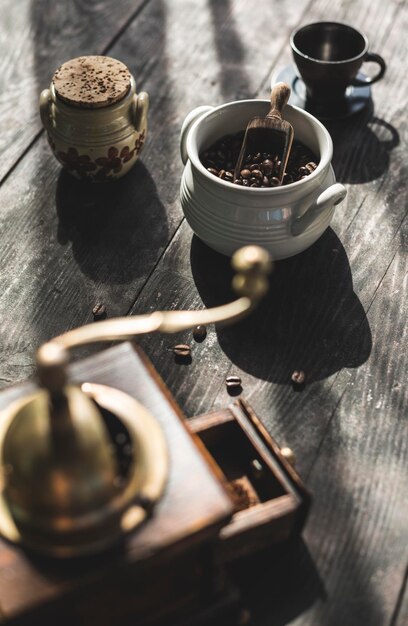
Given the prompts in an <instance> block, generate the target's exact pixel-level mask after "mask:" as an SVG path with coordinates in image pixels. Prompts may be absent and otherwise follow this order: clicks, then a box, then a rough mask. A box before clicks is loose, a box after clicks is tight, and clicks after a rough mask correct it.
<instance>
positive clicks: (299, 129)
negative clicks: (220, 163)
mask: <svg viewBox="0 0 408 626" xmlns="http://www.w3.org/2000/svg"><path fill="white" fill-rule="evenodd" d="M269 108H270V103H269V101H268V100H242V101H238V102H231V103H228V104H225V105H222V106H219V107H216V108H213V107H200V108H199V109H196V110H194V111H192V112H191V113H190V114H189V115H188V116H187V118H186V120H185V123H184V125H183V129H182V133H181V153H182V158H183V161H184V162H185V169H184V172H183V176H182V180H181V188H180V199H181V206H182V209H183V212H184V215H185V217H186V219H187V221H188V223H189V225H190V226H191V228H192V229H193V231H194V232H195V233H196V235H197V236H198V237H200V239H202V240H203V241H204V242H205V243H206V244H207V245H209V246H210V247H211V248H213V249H214V250H217V251H218V252H221V253H222V254H226V255H231V254H233V253H234V252H235V250H237V249H238V248H240V247H241V246H244V245H247V244H257V245H260V246H263V247H264V248H266V249H267V250H268V251H269V252H270V253H271V255H272V256H273V258H275V259H283V258H286V257H290V256H293V255H295V254H298V253H299V252H301V251H302V250H305V249H306V248H308V247H309V246H311V245H312V244H313V243H314V242H315V241H316V240H317V239H318V238H319V237H320V236H321V234H322V233H323V232H324V231H325V230H326V228H327V227H328V225H329V224H330V221H331V219H332V216H333V213H334V207H335V205H336V204H338V203H339V202H341V200H343V198H344V197H345V195H346V189H345V188H344V187H343V185H340V184H338V183H336V182H335V176H334V172H333V169H332V167H331V164H330V162H331V158H332V154H333V145H332V141H331V138H330V135H329V133H328V131H327V130H326V128H325V127H324V126H323V125H322V124H321V123H320V122H319V121H318V120H317V119H316V118H314V117H313V116H312V115H310V114H308V113H306V112H305V111H302V110H301V109H298V108H297V107H293V106H290V105H287V106H286V107H285V111H284V119H286V120H288V122H290V123H291V124H292V126H293V128H294V131H295V139H298V140H300V141H301V142H302V143H304V144H305V145H306V146H307V147H308V148H310V149H311V150H312V151H313V153H314V154H315V155H316V157H317V158H318V167H317V168H316V170H315V171H314V172H313V173H312V174H310V175H309V176H308V177H307V178H306V179H303V180H300V181H298V182H296V183H292V184H290V185H287V186H282V187H274V188H252V187H250V188H246V187H242V186H238V185H233V184H231V183H228V182H226V181H224V180H221V179H219V178H216V177H215V176H214V175H213V174H210V173H209V172H207V170H206V169H205V167H204V166H203V165H202V163H201V162H200V159H199V154H200V153H201V152H202V151H203V150H205V149H207V148H209V146H210V145H211V144H213V143H214V142H215V141H216V140H218V139H220V138H221V137H223V136H224V135H228V134H234V133H237V132H238V131H242V130H244V129H245V128H246V125H247V123H248V121H249V120H250V119H251V118H252V117H255V116H256V115H260V116H264V115H266V114H267V113H268V111H269Z"/></svg>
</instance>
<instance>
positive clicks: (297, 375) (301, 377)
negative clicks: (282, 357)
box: [291, 370, 305, 385]
mask: <svg viewBox="0 0 408 626" xmlns="http://www.w3.org/2000/svg"><path fill="white" fill-rule="evenodd" d="M291 379H292V382H294V383H296V384H297V385H302V384H303V383H304V382H305V373H304V372H302V370H295V371H294V372H293V374H292V376H291Z"/></svg>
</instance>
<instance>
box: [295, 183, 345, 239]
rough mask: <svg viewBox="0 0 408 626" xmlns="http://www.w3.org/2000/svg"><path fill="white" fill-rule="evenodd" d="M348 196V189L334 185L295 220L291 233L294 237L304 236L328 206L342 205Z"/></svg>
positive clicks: (323, 192)
mask: <svg viewBox="0 0 408 626" xmlns="http://www.w3.org/2000/svg"><path fill="white" fill-rule="evenodd" d="M346 195H347V189H346V188H345V187H344V185H341V184H340V183H334V185H331V186H330V187H328V188H327V189H325V190H324V191H322V193H321V194H320V195H319V197H318V198H317V200H315V202H314V203H313V204H312V205H311V206H310V207H309V208H308V209H307V211H306V213H304V214H303V215H302V216H301V217H298V218H296V219H295V220H294V222H293V223H292V226H291V233H292V235H293V236H294V237H297V236H298V235H300V234H302V233H303V232H304V231H305V230H306V228H307V227H308V226H310V224H311V223H312V222H314V221H315V219H316V217H317V216H318V215H319V214H320V213H321V212H322V211H324V210H325V209H327V207H328V206H333V205H336V204H340V202H341V201H342V200H344V198H345V197H346Z"/></svg>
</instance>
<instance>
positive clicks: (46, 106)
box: [40, 89, 52, 134]
mask: <svg viewBox="0 0 408 626" xmlns="http://www.w3.org/2000/svg"><path fill="white" fill-rule="evenodd" d="M50 104H51V92H50V90H49V89H43V91H42V92H41V94H40V117H41V122H42V125H43V126H44V128H45V130H46V131H47V132H48V133H50V134H51V130H52V125H51V116H50Z"/></svg>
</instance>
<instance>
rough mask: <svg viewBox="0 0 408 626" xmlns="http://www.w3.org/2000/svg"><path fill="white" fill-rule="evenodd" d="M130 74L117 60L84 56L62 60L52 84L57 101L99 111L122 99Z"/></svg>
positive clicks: (127, 89)
mask: <svg viewBox="0 0 408 626" xmlns="http://www.w3.org/2000/svg"><path fill="white" fill-rule="evenodd" d="M130 78H131V74H130V72H129V70H128V68H127V67H126V65H124V63H121V61H117V60H116V59H111V58H110V57H104V56H84V57H77V58H76V59H71V60H70V61H66V63H64V64H63V65H61V67H59V68H58V69H57V71H56V72H55V74H54V76H53V78H52V82H53V85H54V89H55V92H56V94H57V96H58V97H59V98H61V100H63V101H64V102H67V103H68V104H71V105H72V106H75V107H79V108H85V109H100V108H102V107H107V106H109V105H110V104H113V103H114V102H119V100H121V99H122V98H124V97H125V96H126V94H127V92H128V91H129V88H130Z"/></svg>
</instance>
